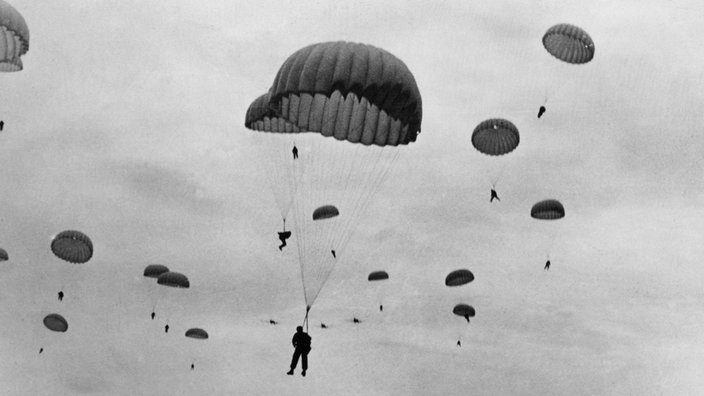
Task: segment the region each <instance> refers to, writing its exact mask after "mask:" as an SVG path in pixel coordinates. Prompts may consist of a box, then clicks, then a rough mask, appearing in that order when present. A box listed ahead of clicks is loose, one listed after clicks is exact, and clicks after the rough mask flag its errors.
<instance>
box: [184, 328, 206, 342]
mask: <svg viewBox="0 0 704 396" xmlns="http://www.w3.org/2000/svg"><path fill="white" fill-rule="evenodd" d="M186 337H189V338H195V339H198V340H207V339H208V332H206V331H205V330H203V329H199V328H196V327H194V328H192V329H188V330H187V331H186Z"/></svg>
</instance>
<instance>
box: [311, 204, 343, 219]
mask: <svg viewBox="0 0 704 396" xmlns="http://www.w3.org/2000/svg"><path fill="white" fill-rule="evenodd" d="M339 215H340V212H339V211H338V210H337V208H336V207H334V206H332V205H325V206H321V207H319V208H318V209H316V210H315V211H314V212H313V220H323V219H330V218H333V217H337V216H339Z"/></svg>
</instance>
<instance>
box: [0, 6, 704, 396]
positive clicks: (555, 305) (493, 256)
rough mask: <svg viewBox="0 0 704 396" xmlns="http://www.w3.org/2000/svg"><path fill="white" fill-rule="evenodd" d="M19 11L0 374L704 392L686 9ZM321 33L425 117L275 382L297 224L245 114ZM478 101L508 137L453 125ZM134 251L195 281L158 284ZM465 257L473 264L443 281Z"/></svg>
mask: <svg viewBox="0 0 704 396" xmlns="http://www.w3.org/2000/svg"><path fill="white" fill-rule="evenodd" d="M12 5H13V6H14V7H15V8H16V9H17V10H18V11H19V12H20V13H21V14H22V15H23V16H24V18H25V20H26V21H27V25H28V26H29V30H30V32H31V41H30V50H29V52H28V53H27V54H26V55H25V56H23V58H22V59H23V63H24V70H23V71H21V72H18V73H3V74H0V89H1V91H2V95H1V98H0V119H3V120H4V121H5V128H4V131H3V132H2V133H0V185H2V186H3V188H2V194H0V225H1V226H2V227H1V228H0V247H2V248H4V249H6V250H7V251H8V253H9V255H10V260H9V261H7V262H4V263H1V265H0V268H1V271H0V273H1V274H2V275H1V276H0V302H1V304H0V323H1V324H2V325H1V326H0V384H2V385H1V389H2V390H0V393H2V394H3V395H5V394H7V395H32V394H60V395H79V394H95V395H124V394H143V395H203V394H222V395H233V394H262V395H268V394H292V395H293V394H305V395H332V394H364V395H386V394H390V395H408V394H417V395H428V394H457V395H459V394H479V395H504V394H505V395H538V394H544V395H566V394H584V395H607V394H611V395H623V394H643V395H649V394H667V395H692V394H699V393H704V377H702V376H701V373H702V372H704V358H702V356H704V331H702V330H704V313H703V311H702V303H704V291H703V290H702V285H703V284H704V283H703V282H704V267H702V265H701V260H700V257H702V256H704V244H702V236H703V235H704V221H703V219H702V214H701V206H702V204H704V194H703V192H704V178H702V173H703V172H704V161H702V153H704V139H703V138H702V136H701V126H702V125H704V113H703V112H702V108H704V87H703V86H702V85H703V83H702V81H703V76H704V53H702V50H701V48H702V47H701V43H700V40H699V38H700V37H702V36H703V35H704V30H703V29H704V28H703V27H702V23H701V21H702V20H703V17H704V5H702V4H701V3H700V2H697V1H694V0H693V1H667V2H665V1H635V0H634V1H622V2H612V1H597V2H591V3H589V4H586V3H585V2H583V1H564V0H560V1H541V2H531V4H520V3H518V2H515V3H511V2H508V1H496V0H492V1H481V2H480V1H473V2H465V1H459V0H458V1H444V2H431V1H409V2H403V1H384V2H379V1H361V0H351V1H343V2H323V1H300V0H296V1H280V2H275V1H257V2H253V1H249V2H244V1H241V2H233V1H224V0H212V1H208V2H207V5H205V3H199V2H193V1H181V0H179V1H169V2H144V1H136V0H125V1H120V2H107V1H103V2H96V1H88V0H86V1H71V2H56V1H54V2H36V1H35V2H30V1H26V0H14V1H12ZM557 23H571V24H575V25H577V26H580V27H582V28H583V29H585V30H586V31H587V32H588V33H589V34H590V36H591V37H592V39H593V40H594V43H595V48H596V51H595V57H594V59H593V60H592V61H591V62H590V63H588V64H586V65H581V66H575V65H568V64H565V63H561V62H559V61H558V60H557V59H555V58H553V57H552V56H550V55H549V54H548V53H547V52H546V51H545V49H544V48H543V46H542V42H541V38H542V35H543V34H544V32H545V31H546V30H547V29H548V28H549V27H550V26H552V25H554V24H557ZM336 40H347V41H354V42H362V43H368V44H372V45H374V46H377V47H380V48H384V49H385V50H387V51H389V52H391V53H392V54H394V55H396V56H397V57H399V58H400V59H401V60H403V61H404V62H405V63H406V65H407V66H408V67H409V69H410V70H411V72H412V73H413V75H414V76H415V79H416V81H417V84H418V87H419V90H420V93H421V95H422V98H423V123H422V133H421V134H420V135H419V137H418V140H417V141H416V142H415V143H413V144H411V145H409V146H407V147H404V148H403V150H402V153H401V154H400V156H399V158H398V160H397V161H396V163H395V164H394V166H393V168H392V169H391V171H390V174H389V177H388V179H387V182H386V183H385V185H384V186H383V187H382V188H381V189H380V191H379V192H378V194H377V195H376V196H375V197H374V199H373V200H372V202H371V204H370V206H369V210H368V211H367V212H366V213H365V214H364V215H362V216H361V217H360V219H359V224H358V227H357V230H356V232H355V234H354V236H353V239H352V240H351V242H350V243H349V245H348V248H347V250H346V251H345V257H344V260H342V261H341V262H340V264H339V265H338V266H337V267H336V268H335V270H334V272H333V274H332V276H331V277H330V279H329V280H328V282H327V283H326V284H325V286H324V288H323V290H322V292H321V294H320V296H319V298H318V300H317V301H316V303H315V306H314V308H313V311H311V325H312V327H311V329H310V334H311V336H312V338H313V351H312V352H311V354H310V356H309V360H310V369H309V371H308V376H307V377H305V378H302V377H300V375H299V374H298V371H297V372H296V375H295V376H294V377H289V376H286V375H285V372H286V371H287V369H288V364H289V361H290V357H291V352H292V348H291V345H290V338H291V335H292V334H293V332H294V331H295V326H296V325H298V324H299V323H300V321H301V318H302V316H303V312H304V308H305V303H304V301H303V290H302V285H301V278H300V269H299V266H298V257H297V250H296V249H295V240H294V239H295V238H294V239H291V241H292V246H291V248H290V249H288V250H286V249H285V250H284V252H283V253H282V252H280V251H279V250H278V249H277V245H278V240H277V239H276V236H275V232H276V231H277V230H278V229H279V227H280V217H279V212H278V209H277V207H276V204H275V201H274V198H273V194H272V192H271V189H270V187H269V185H268V184H267V183H266V181H265V180H264V179H263V178H262V177H261V174H260V169H259V168H260V167H259V163H258V162H257V158H256V150H255V148H254V147H253V140H252V139H251V136H249V135H248V133H249V131H247V130H246V129H245V128H244V116H245V112H246V110H247V107H248V106H249V103H250V102H251V101H252V100H253V99H254V98H256V97H257V96H258V95H260V94H262V93H263V92H265V91H266V90H267V89H268V88H269V87H270V85H271V83H272V82H273V79H274V76H275V74H276V71H277V70H278V68H279V66H280V65H281V63H283V62H284V60H286V58H287V57H288V56H289V55H290V54H292V53H293V52H295V51H296V50H298V49H300V48H302V47H304V46H306V45H309V44H312V43H316V42H324V41H336ZM546 100H547V102H545V101H546ZM544 103H545V105H546V107H547V112H546V114H545V115H544V116H543V117H542V118H541V119H539V120H538V119H537V118H536V112H537V109H538V107H539V106H540V105H542V104H544ZM492 117H502V118H506V119H509V120H511V121H512V122H513V123H514V124H515V125H516V126H517V127H518V129H519V130H520V134H521V142H520V145H519V146H518V148H517V149H516V151H515V152H513V153H511V154H510V155H509V156H507V157H505V158H501V159H500V160H499V161H498V162H492V161H491V158H489V157H486V156H483V155H481V154H480V153H478V152H477V151H476V150H474V148H473V147H472V145H471V142H470V136H471V133H472V131H473V129H474V127H475V126H476V125H477V124H478V123H479V122H481V121H483V120H485V119H487V118H492ZM497 167H499V169H501V171H500V181H499V184H497V190H498V192H499V195H500V197H501V202H498V203H497V202H494V203H492V204H489V202H488V200H489V188H490V187H491V179H492V178H493V177H494V175H495V173H496V172H497ZM545 198H556V199H559V200H560V201H561V202H562V203H563V204H564V206H565V208H566V212H567V215H566V217H565V218H564V219H562V220H560V221H559V222H554V226H555V227H546V224H543V223H541V222H538V221H536V220H534V219H532V218H531V217H530V208H531V206H532V205H533V204H534V203H535V202H537V201H539V200H542V199H545ZM552 225H553V224H552V223H551V224H550V226H552ZM66 229H76V230H80V231H82V232H84V233H86V234H87V235H89V236H90V237H91V239H92V241H93V244H94V247H95V253H94V256H93V258H92V259H91V260H90V261H89V262H88V263H86V264H84V265H72V264H69V263H66V262H62V261H60V260H59V259H57V258H56V257H55V256H53V254H52V253H51V251H50V249H49V243H50V241H51V237H52V235H55V234H57V233H58V232H60V231H63V230H66ZM546 249H547V250H549V251H550V259H551V261H552V267H551V269H550V271H548V272H546V271H543V264H544V262H545V258H546ZM151 263H162V264H166V265H168V266H169V267H170V268H171V269H172V270H175V271H179V272H183V273H186V274H187V275H188V276H189V278H190V281H191V288H190V289H188V290H175V289H167V288H163V287H157V285H156V284H154V282H153V281H150V280H147V279H145V278H143V277H142V270H143V268H144V266H146V265H147V264H151ZM458 268H467V269H470V270H471V271H472V272H473V273H474V275H475V278H476V279H475V281H474V282H472V283H471V284H469V285H467V286H465V287H463V288H460V289H448V288H447V287H445V286H444V283H443V281H444V277H445V275H446V274H447V273H448V272H449V271H451V270H454V269H458ZM376 269H386V270H387V271H388V272H389V274H390V279H389V280H388V281H387V282H385V283H384V284H383V285H378V286H379V287H376V288H375V287H372V285H370V284H369V283H368V282H367V281H366V276H367V274H368V273H369V272H370V271H372V270H376ZM374 286H377V285H374ZM379 289H382V290H379ZM59 290H63V291H64V292H65V293H66V298H64V300H63V302H59V301H58V300H57V298H56V293H57V292H58V291H59ZM380 293H381V294H380ZM380 296H383V302H384V308H385V309H384V312H383V313H380V312H378V310H377V308H376V306H377V303H378V301H377V300H378V299H379V298H380ZM460 301H462V302H467V303H469V304H471V305H473V306H474V307H475V308H476V310H477V315H476V317H475V318H473V319H472V322H471V324H469V325H467V323H466V322H465V321H464V319H462V318H459V317H457V316H454V315H452V313H451V309H452V306H453V305H454V304H455V303H457V302H460ZM155 304H156V307H157V308H156V311H157V318H156V319H155V320H154V321H152V320H150V318H149V314H150V312H151V311H152V307H153V306H155ZM53 312H56V313H60V314H62V315H63V316H64V317H66V319H67V320H68V322H69V330H68V331H67V332H66V333H54V332H50V331H49V330H47V329H46V328H45V327H44V326H43V324H42V318H43V317H44V316H45V315H46V314H48V313H53ZM353 315H354V316H357V317H359V318H360V319H362V320H363V323H361V324H359V325H354V324H353V323H351V319H352V317H353ZM167 318H168V321H169V325H170V326H171V331H169V333H168V334H165V333H164V330H163V326H164V324H165V322H166V320H167ZM269 319H276V320H277V321H279V325H277V326H271V325H269V324H268V320H269ZM321 321H323V322H326V323H327V324H328V325H329V327H330V328H329V329H327V330H322V329H320V328H319V327H318V325H319V323H320V322H321ZM190 327H202V328H205V329H206V330H207V331H208V332H209V334H210V339H208V340H206V341H197V340H192V339H188V338H185V337H184V336H183V334H184V332H185V331H186V329H188V328H190ZM458 337H461V338H462V340H463V345H462V347H461V348H458V347H456V345H455V343H456V340H457V338H458ZM39 348H44V352H43V353H42V354H41V355H39V354H38V351H39ZM192 362H195V364H196V370H194V371H190V368H189V367H190V364H191V363H192Z"/></svg>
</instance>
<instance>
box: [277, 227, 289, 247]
mask: <svg viewBox="0 0 704 396" xmlns="http://www.w3.org/2000/svg"><path fill="white" fill-rule="evenodd" d="M290 237H291V231H284V232H279V240H280V241H281V245H279V250H283V248H284V247H286V240H287V239H289V238H290Z"/></svg>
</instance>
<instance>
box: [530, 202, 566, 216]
mask: <svg viewBox="0 0 704 396" xmlns="http://www.w3.org/2000/svg"><path fill="white" fill-rule="evenodd" d="M530 217H532V218H534V219H538V220H557V219H561V218H563V217H565V207H564V206H562V204H561V203H560V201H558V200H556V199H546V200H543V201H540V202H538V203H536V204H535V205H533V207H532V208H531V209H530Z"/></svg>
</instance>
